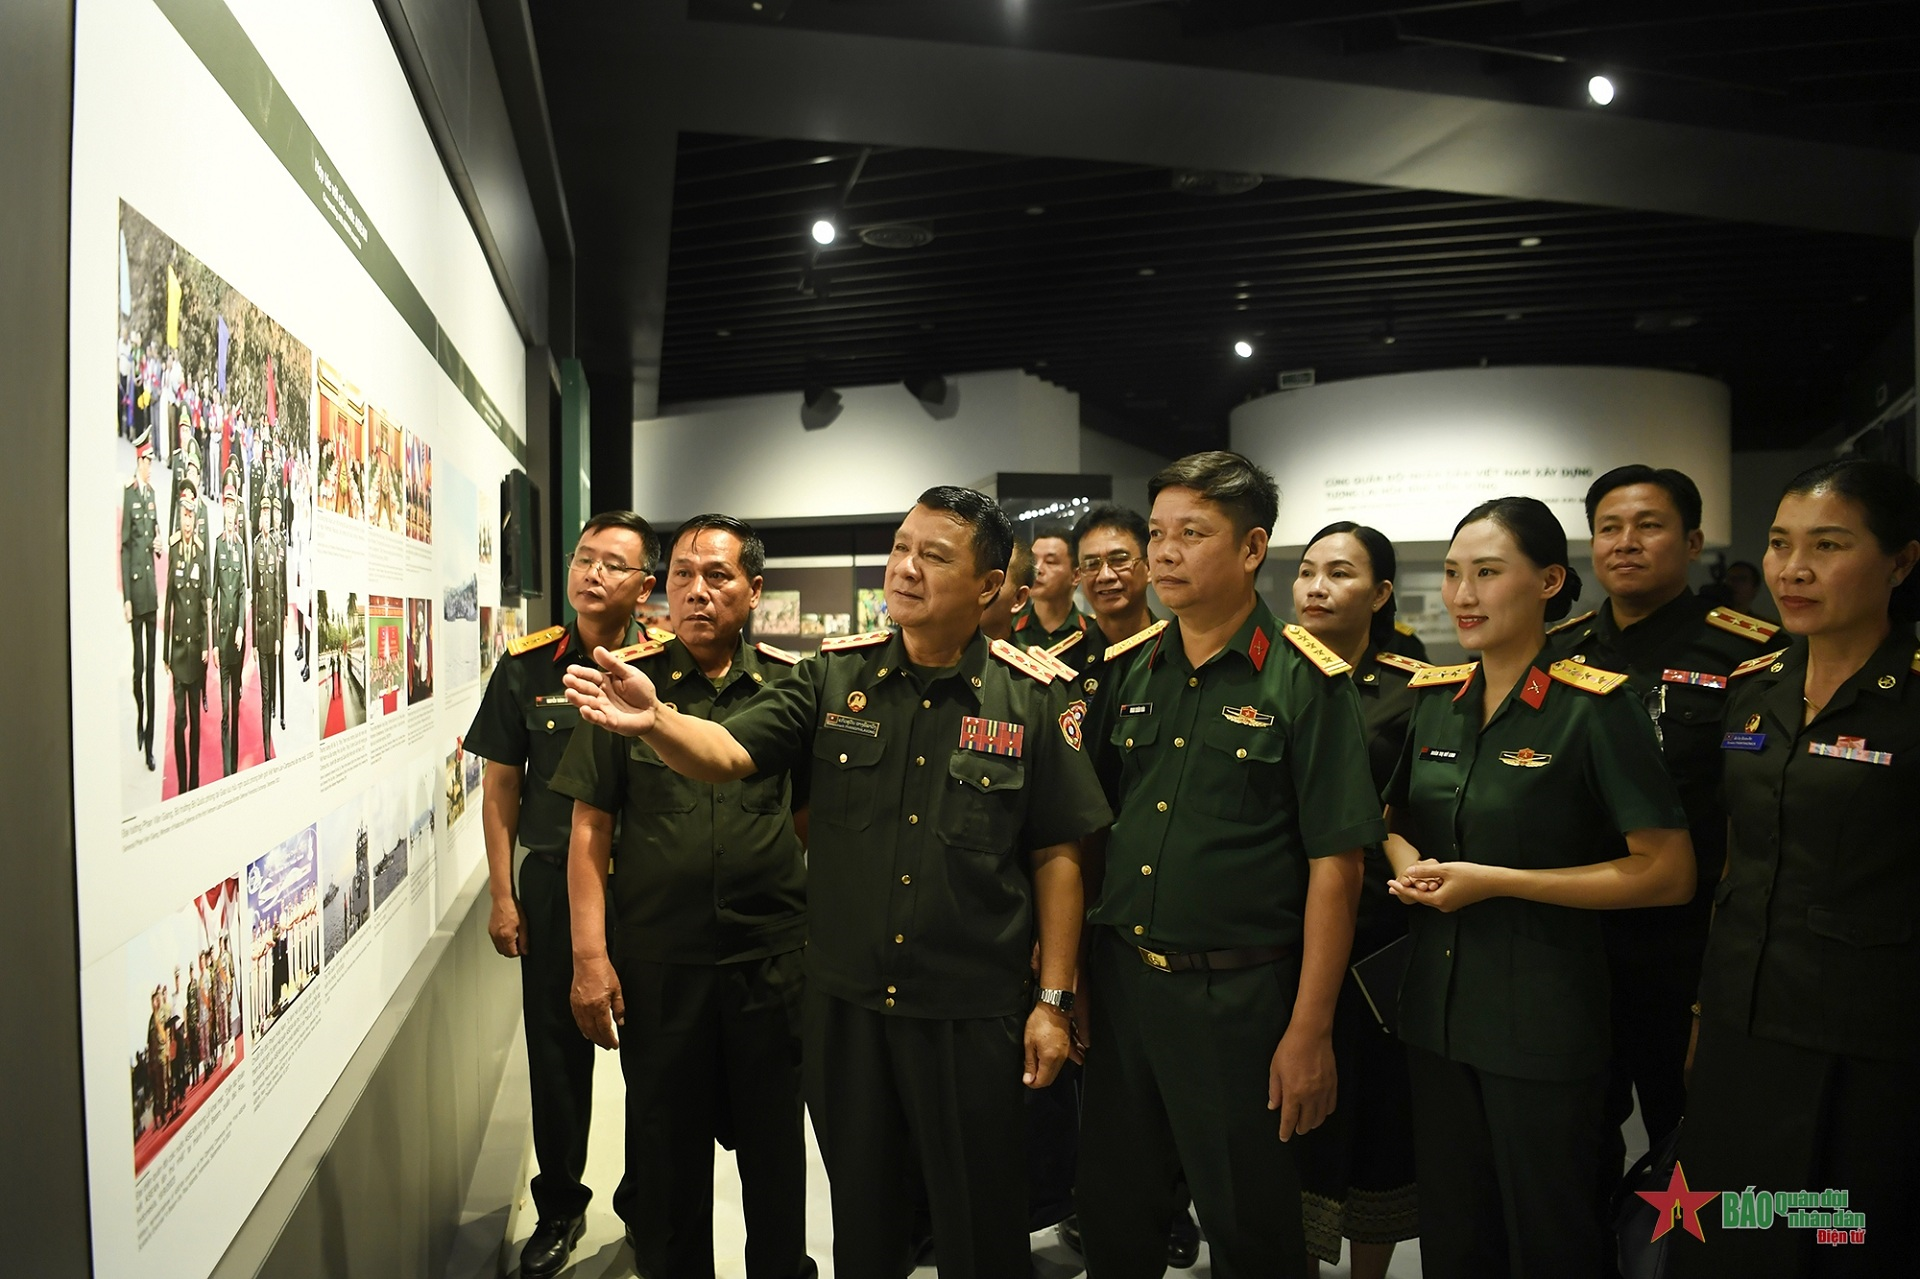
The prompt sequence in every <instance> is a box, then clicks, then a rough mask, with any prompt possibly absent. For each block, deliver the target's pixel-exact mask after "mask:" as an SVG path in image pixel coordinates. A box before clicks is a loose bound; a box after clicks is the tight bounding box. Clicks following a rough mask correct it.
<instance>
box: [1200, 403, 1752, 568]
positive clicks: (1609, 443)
mask: <svg viewBox="0 0 1920 1279" xmlns="http://www.w3.org/2000/svg"><path fill="white" fill-rule="evenodd" d="M1230 420H1231V423H1232V436H1233V447H1234V449H1235V450H1237V451H1238V452H1241V453H1244V454H1246V455H1247V456H1248V457H1250V458H1252V459H1253V460H1254V461H1256V462H1258V463H1260V464H1261V465H1262V466H1265V467H1266V468H1267V469H1269V470H1270V471H1272V472H1273V474H1274V477H1275V478H1276V479H1277V480H1278V481H1279V483H1280V519H1279V523H1278V526H1277V527H1276V528H1275V529H1274V536H1273V541H1274V544H1275V545H1276V546H1280V547H1295V546H1299V545H1301V544H1303V543H1304V542H1305V541H1306V539H1307V538H1309V537H1311V536H1312V535H1313V534H1314V532H1315V531H1317V530H1318V529H1320V528H1322V527H1323V526H1325V525H1327V524H1330V523H1332V522H1333V521H1335V520H1355V521H1358V522H1360V523H1363V524H1371V525H1374V526H1376V527H1377V528H1379V529H1380V531H1381V532H1383V533H1385V534H1386V535H1387V536H1388V537H1390V538H1392V539H1393V540H1394V541H1395V542H1396V543H1401V544H1412V545H1411V546H1410V547H1409V549H1411V550H1415V551H1418V550H1420V549H1421V544H1430V545H1432V546H1436V547H1437V546H1439V545H1444V543H1446V542H1447V541H1448V540H1449V539H1450V538H1451V537H1452V535H1453V526H1454V524H1455V523H1456V522H1457V521H1458V520H1459V518H1460V517H1461V516H1462V515H1464V514H1466V512H1467V511H1468V510H1469V509H1470V508H1472V507H1473V506H1474V505H1475V504H1476V503H1478V502H1480V501H1483V500H1485V499H1486V498H1490V497H1499V496H1502V495H1504V494H1509V493H1524V494H1528V495H1530V496H1533V497H1537V498H1540V499H1541V500H1542V501H1544V502H1546V503H1547V504H1548V505H1549V506H1551V507H1552V508H1553V509H1554V511H1555V513H1556V514H1558V515H1559V516H1560V522H1561V524H1562V525H1564V526H1565V528H1566V530H1567V536H1568V537H1569V538H1572V539H1576V540H1582V541H1584V540H1585V539H1586V537H1587V523H1586V513H1585V509H1584V507H1583V505H1582V501H1583V499H1584V498H1585V496H1586V491H1587V486H1588V485H1589V484H1591V483H1592V482H1593V480H1594V479H1595V478H1596V477H1597V476H1599V475H1600V474H1602V473H1603V472H1605V471H1607V470H1610V469H1612V468H1613V467H1616V466H1620V465H1623V464H1625V463H1628V462H1645V463H1647V464H1649V465H1652V466H1670V467H1675V468H1677V469H1679V470H1682V471H1685V472H1686V473H1687V474H1688V475H1690V476H1692V477H1693V479H1694V482H1695V483H1697V484H1698V485H1699V486H1700V495H1701V498H1702V502H1703V506H1704V511H1703V515H1702V527H1703V528H1704V530H1705V532H1706V539H1707V543H1708V545H1713V546H1718V545H1725V544H1726V542H1727V540H1728V537H1729V528H1730V519H1729V506H1730V498H1729V493H1730V490H1731V462H1730V451H1729V431H1730V406H1729V397H1728V392H1727V388H1726V386H1725V384H1724V383H1721V382H1717V381H1714V380H1713V379H1712V378H1705V377H1699V376H1697V375H1694V374H1691V373H1671V372H1667V371H1664V370H1656V369H1617V368H1561V367H1541V368H1504V369H1448V370H1444V371H1441V372H1437V373H1402V374H1395V375H1393V376H1390V377H1376V378H1357V379H1355V380H1353V381H1349V382H1329V383H1326V384H1324V385H1320V386H1313V387H1308V388H1306V389H1304V390H1299V391H1287V392H1283V393H1279V394H1275V395H1269V396H1266V397H1264V398H1262V399H1258V400H1254V401H1252V402H1250V403H1247V404H1243V405H1241V406H1240V407H1239V408H1237V409H1235V410H1233V413H1232V415H1231V419H1230ZM1435 553H1436V554H1437V551H1436V552H1435ZM1404 554H1405V552H1404V551H1403V555H1404Z"/></svg>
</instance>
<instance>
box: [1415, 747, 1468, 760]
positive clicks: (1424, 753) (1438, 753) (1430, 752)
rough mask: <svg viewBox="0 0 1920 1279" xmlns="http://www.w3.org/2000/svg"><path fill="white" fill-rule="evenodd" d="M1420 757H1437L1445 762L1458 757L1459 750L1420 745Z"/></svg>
mask: <svg viewBox="0 0 1920 1279" xmlns="http://www.w3.org/2000/svg"><path fill="white" fill-rule="evenodd" d="M1420 758H1421V759H1437V760H1439V761H1440V762H1441V763H1447V762H1450V761H1452V760H1456V759H1459V758H1460V752H1459V751H1443V750H1441V749H1440V748H1439V747H1438V746H1422V747H1421V748H1420Z"/></svg>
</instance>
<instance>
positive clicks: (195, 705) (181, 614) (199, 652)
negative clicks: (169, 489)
mask: <svg viewBox="0 0 1920 1279" xmlns="http://www.w3.org/2000/svg"><path fill="white" fill-rule="evenodd" d="M187 500H188V501H194V500H197V499H195V498H193V497H192V495H191V493H189V495H188V499H187ZM206 559H207V557H206V544H205V543H204V542H203V541H202V540H201V538H200V534H199V533H198V531H196V532H195V533H194V534H193V536H192V537H188V536H186V535H185V534H184V532H182V531H176V532H175V533H174V535H173V537H172V538H171V539H170V540H169V541H168V542H167V604H166V614H167V615H166V626H165V629H166V633H167V672H168V673H169V674H170V675H172V677H173V766H174V769H175V771H176V772H177V773H178V774H179V786H178V789H179V790H180V791H183V792H184V791H190V790H193V789H194V788H195V787H197V786H199V785H200V703H201V700H202V698H204V697H205V695H206V688H207V595H208V591H209V589H210V588H211V585H212V574H211V573H210V572H209V571H208V568H207V562H206Z"/></svg>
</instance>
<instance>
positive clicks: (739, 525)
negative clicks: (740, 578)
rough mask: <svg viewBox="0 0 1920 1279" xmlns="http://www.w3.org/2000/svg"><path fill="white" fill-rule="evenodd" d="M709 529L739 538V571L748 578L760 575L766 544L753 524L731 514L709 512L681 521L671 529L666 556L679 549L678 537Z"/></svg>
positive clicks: (763, 566) (763, 563)
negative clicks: (677, 526)
mask: <svg viewBox="0 0 1920 1279" xmlns="http://www.w3.org/2000/svg"><path fill="white" fill-rule="evenodd" d="M709 529H711V530H713V531H714V532H716V533H731V534H733V535H734V537H735V538H737V539H739V542H740V571H741V572H742V573H744V574H746V575H747V576H748V577H750V578H752V577H758V576H760V574H761V572H762V571H763V570H764V569H765V568H766V567H767V544H766V543H765V542H763V541H761V540H760V535H759V534H758V533H756V532H754V531H753V525H751V524H749V523H747V522H746V521H745V520H739V519H735V518H734V517H733V516H731V515H720V514H717V513H714V512H709V513H707V514H705V515H696V516H694V517H693V518H692V519H690V520H684V521H682V522H681V525H680V527H679V528H677V529H675V530H674V531H673V540H672V541H671V542H669V543H667V554H668V556H669V557H671V556H672V554H673V552H674V551H675V550H677V549H679V546H680V539H681V538H683V537H685V536H686V535H687V534H689V533H701V532H705V531H707V530H709Z"/></svg>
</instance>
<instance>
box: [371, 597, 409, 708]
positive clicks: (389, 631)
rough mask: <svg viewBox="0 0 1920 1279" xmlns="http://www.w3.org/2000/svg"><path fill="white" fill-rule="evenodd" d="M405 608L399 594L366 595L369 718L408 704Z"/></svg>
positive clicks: (405, 605)
mask: <svg viewBox="0 0 1920 1279" xmlns="http://www.w3.org/2000/svg"><path fill="white" fill-rule="evenodd" d="M406 607H407V602H406V601H405V600H403V599H401V598H400V597H399V596H397V595H369V596H368V597H367V718H368V719H380V718H381V717H382V716H386V715H391V714H393V713H394V712H395V711H397V710H399V709H400V708H401V707H402V706H404V705H406V701H405V697H406V693H405V688H406V682H407V671H406V665H407V658H406V647H407V644H406V635H405V623H406V616H405V614H406Z"/></svg>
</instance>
